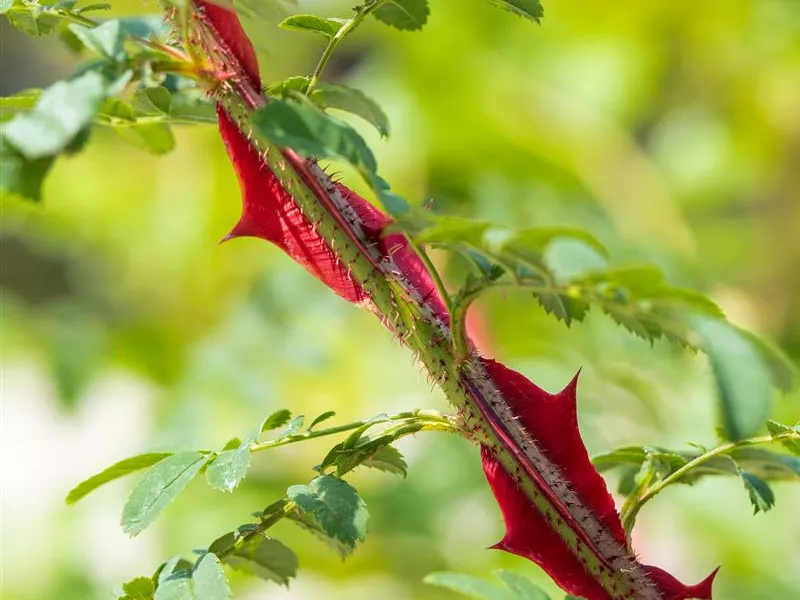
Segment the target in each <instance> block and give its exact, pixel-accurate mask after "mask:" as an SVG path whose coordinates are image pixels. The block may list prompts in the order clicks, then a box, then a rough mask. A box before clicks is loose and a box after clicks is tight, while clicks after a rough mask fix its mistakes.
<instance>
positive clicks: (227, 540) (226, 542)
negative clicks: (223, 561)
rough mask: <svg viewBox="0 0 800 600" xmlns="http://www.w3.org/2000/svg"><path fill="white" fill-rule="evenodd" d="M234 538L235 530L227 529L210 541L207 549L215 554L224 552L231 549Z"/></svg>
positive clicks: (234, 542)
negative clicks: (227, 530)
mask: <svg viewBox="0 0 800 600" xmlns="http://www.w3.org/2000/svg"><path fill="white" fill-rule="evenodd" d="M236 539H237V536H236V532H235V531H229V532H228V533H226V534H223V535H221V536H220V537H218V538H217V539H215V540H214V541H213V542H211V544H209V546H208V551H209V552H213V553H214V554H216V555H217V556H219V555H221V554H226V553H228V552H230V551H231V550H232V549H233V546H234V545H235V544H236Z"/></svg>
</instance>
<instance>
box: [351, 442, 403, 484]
mask: <svg viewBox="0 0 800 600" xmlns="http://www.w3.org/2000/svg"><path fill="white" fill-rule="evenodd" d="M362 464H363V465H364V466H365V467H371V468H373V469H378V470H380V471H386V472H387V473H394V474H396V475H402V476H403V477H405V476H406V472H407V470H408V465H407V464H406V461H405V459H404V458H403V455H402V454H400V451H399V450H397V449H396V448H395V447H394V446H381V447H380V448H378V449H377V450H376V451H375V453H374V454H373V455H372V456H371V457H369V458H368V459H366V460H365V461H364V462H363V463H362Z"/></svg>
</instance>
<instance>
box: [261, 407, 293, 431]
mask: <svg viewBox="0 0 800 600" xmlns="http://www.w3.org/2000/svg"><path fill="white" fill-rule="evenodd" d="M291 418H292V413H291V411H288V410H286V409H285V408H283V409H281V410H276V411H275V412H274V413H272V414H271V415H270V416H268V417H267V418H266V419H264V422H263V423H262V424H261V431H262V433H263V432H264V431H269V430H270V429H277V428H278V427H282V426H283V425H286V423H288V422H289V419H291Z"/></svg>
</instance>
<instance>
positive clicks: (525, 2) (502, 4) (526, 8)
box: [484, 0, 544, 23]
mask: <svg viewBox="0 0 800 600" xmlns="http://www.w3.org/2000/svg"><path fill="white" fill-rule="evenodd" d="M484 2H488V3H489V4H491V5H492V6H496V7H497V8H502V9H503V10H507V11H508V12H511V13H514V14H515V15H518V16H520V17H525V18H526V19H530V20H531V21H536V22H537V23H538V22H540V21H541V19H542V17H543V16H544V8H542V4H541V2H539V0H484Z"/></svg>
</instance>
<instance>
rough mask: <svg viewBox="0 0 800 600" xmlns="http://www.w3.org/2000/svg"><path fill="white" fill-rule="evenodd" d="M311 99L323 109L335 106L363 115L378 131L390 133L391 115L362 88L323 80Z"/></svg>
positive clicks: (382, 133)
mask: <svg viewBox="0 0 800 600" xmlns="http://www.w3.org/2000/svg"><path fill="white" fill-rule="evenodd" d="M311 101H312V102H313V103H314V104H316V105H317V106H319V107H320V108H323V109H328V108H334V109H336V110H343V111H345V112H349V113H352V114H354V115H356V116H359V117H361V118H362V119H364V120H365V121H366V122H367V123H370V124H371V125H374V126H375V128H376V129H377V130H378V132H379V133H380V134H381V135H382V136H384V137H386V136H388V135H389V117H387V116H386V113H384V112H383V109H381V107H380V106H379V105H378V103H377V102H375V101H374V100H373V99H372V98H370V97H369V96H367V95H366V94H365V93H364V92H362V91H361V90H357V89H354V88H351V87H347V86H346V85H341V84H337V83H325V82H321V83H319V84H318V85H317V87H316V89H315V90H314V91H313V92H312V93H311Z"/></svg>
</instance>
